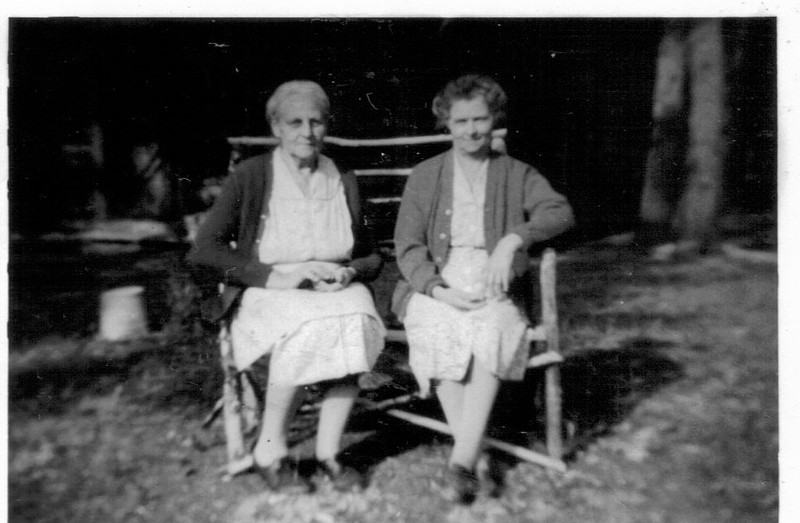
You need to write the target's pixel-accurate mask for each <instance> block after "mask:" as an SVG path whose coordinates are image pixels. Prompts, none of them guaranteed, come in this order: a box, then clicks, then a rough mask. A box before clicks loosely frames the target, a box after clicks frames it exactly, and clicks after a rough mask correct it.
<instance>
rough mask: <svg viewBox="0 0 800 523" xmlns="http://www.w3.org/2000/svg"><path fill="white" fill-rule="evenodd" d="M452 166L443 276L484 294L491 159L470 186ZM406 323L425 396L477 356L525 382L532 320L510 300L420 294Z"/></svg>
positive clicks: (493, 368)
mask: <svg viewBox="0 0 800 523" xmlns="http://www.w3.org/2000/svg"><path fill="white" fill-rule="evenodd" d="M453 165H454V178H453V215H452V222H451V230H450V234H451V239H450V249H449V251H448V257H447V264H446V265H445V267H444V269H443V270H442V278H444V280H445V282H446V283H447V284H448V285H449V286H450V287H453V288H458V289H461V290H464V291H466V292H470V293H475V294H478V295H481V294H482V293H483V290H484V289H483V288H484V271H485V269H486V263H487V261H488V259H489V257H488V253H487V251H486V248H485V247H486V244H485V239H484V227H483V212H484V203H485V197H486V176H487V170H488V161H487V162H485V163H484V165H483V166H482V169H481V172H480V174H479V176H478V177H477V178H476V180H475V181H474V184H472V185H471V184H470V182H469V180H468V179H467V177H466V176H465V175H464V173H463V171H462V170H461V168H460V166H459V164H458V161H454V162H453ZM404 324H405V329H406V335H407V337H408V343H409V349H410V350H409V364H410V365H411V369H412V371H413V372H414V376H415V377H416V379H417V381H418V383H419V385H420V389H421V392H422V393H423V394H427V393H428V391H429V388H430V380H431V379H447V380H454V381H460V380H462V379H464V377H465V376H466V372H467V369H468V368H469V364H470V361H471V360H472V358H473V357H474V358H475V360H476V361H477V362H479V363H480V364H481V365H482V366H483V367H484V368H486V369H487V370H489V371H490V372H492V374H494V375H496V376H498V377H499V378H501V379H506V380H521V379H522V378H523V376H524V374H525V364H526V360H527V355H528V347H527V343H526V342H525V330H526V329H527V327H528V324H527V320H526V318H525V316H524V314H522V312H521V311H520V310H519V309H518V308H517V306H516V305H514V303H512V302H511V300H509V299H508V298H503V299H490V300H488V301H487V303H486V305H484V306H483V307H481V308H479V309H476V310H473V311H463V310H459V309H456V308H455V307H452V306H450V305H448V304H446V303H444V302H441V301H439V300H436V299H433V298H431V297H429V296H426V295H424V294H419V293H417V294H414V295H413V296H412V297H411V300H410V301H409V303H408V309H407V313H406V318H405V321H404Z"/></svg>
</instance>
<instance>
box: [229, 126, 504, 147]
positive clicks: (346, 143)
mask: <svg viewBox="0 0 800 523" xmlns="http://www.w3.org/2000/svg"><path fill="white" fill-rule="evenodd" d="M507 134H508V130H507V129H495V130H494V131H492V136H493V137H495V138H505V137H506V135H507ZM452 139H453V138H452V137H451V136H450V135H449V134H432V135H427V136H399V137H395V138H365V139H359V138H340V137H338V136H326V137H325V138H323V140H324V142H325V143H330V144H333V145H338V146H341V147H384V146H393V145H423V144H434V143H447V142H450V141H452ZM228 143H229V144H231V145H277V144H278V139H277V138H275V137H274V136H231V137H229V138H228Z"/></svg>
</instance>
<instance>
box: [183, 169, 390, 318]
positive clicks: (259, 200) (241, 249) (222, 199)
mask: <svg viewBox="0 0 800 523" xmlns="http://www.w3.org/2000/svg"><path fill="white" fill-rule="evenodd" d="M341 176H342V182H343V184H344V190H345V198H346V199H347V206H348V209H349V210H350V216H351V218H352V224H353V225H352V227H353V237H354V238H355V245H354V246H353V254H352V260H351V261H350V262H349V263H348V266H349V267H352V268H353V269H354V270H355V271H356V274H355V277H354V280H356V281H362V282H366V281H371V280H373V279H375V278H376V277H377V276H378V273H379V272H380V270H381V266H382V264H383V260H382V258H381V256H380V254H378V252H377V250H376V249H375V245H374V243H373V241H372V238H371V235H370V233H369V230H368V229H367V228H366V227H365V226H364V224H363V222H362V219H361V202H360V199H359V195H358V184H357V182H356V177H355V175H354V174H352V173H343V174H342V175H341ZM272 179H273V173H272V153H266V154H262V155H259V156H256V157H253V158H249V159H247V160H245V161H244V162H242V163H241V164H239V166H238V167H237V168H236V170H235V171H234V172H233V174H231V175H230V176H229V177H228V179H227V180H226V181H225V184H224V186H223V189H222V193H221V194H220V195H219V197H218V198H217V199H216V201H215V202H214V205H213V206H212V207H211V209H210V210H209V212H208V215H207V216H206V219H205V221H204V222H203V224H202V225H201V227H200V230H199V231H198V233H197V237H196V239H195V241H194V245H193V247H192V249H191V250H190V252H189V254H188V261H189V262H190V263H192V264H195V265H198V266H201V267H204V268H207V269H211V270H212V277H216V278H217V280H216V282H219V283H224V284H225V285H224V290H223V291H222V293H221V294H220V293H216V295H215V296H211V297H209V298H208V299H204V303H203V306H202V309H203V315H204V316H205V317H206V318H207V319H210V320H219V319H221V318H223V317H224V316H225V315H226V314H227V313H228V312H229V311H230V310H231V307H232V306H233V305H234V304H235V302H236V301H237V300H238V299H239V297H240V296H241V294H242V292H244V290H245V289H246V288H247V287H261V288H263V287H265V285H266V283H267V278H269V274H270V272H271V271H272V267H271V266H270V265H267V264H264V263H261V262H260V261H259V260H258V249H257V242H258V241H259V240H258V239H259V238H260V237H261V234H262V231H263V228H264V222H265V220H266V217H267V212H268V208H269V207H268V202H269V199H270V195H271V193H272ZM206 277H207V275H206Z"/></svg>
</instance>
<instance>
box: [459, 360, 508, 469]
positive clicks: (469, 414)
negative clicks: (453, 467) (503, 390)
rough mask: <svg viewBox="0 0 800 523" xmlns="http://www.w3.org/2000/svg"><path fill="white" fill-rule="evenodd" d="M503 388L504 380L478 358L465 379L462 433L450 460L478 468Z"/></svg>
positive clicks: (470, 467) (460, 428)
mask: <svg viewBox="0 0 800 523" xmlns="http://www.w3.org/2000/svg"><path fill="white" fill-rule="evenodd" d="M499 389H500V380H499V379H498V378H497V376H495V375H494V374H492V373H491V372H489V371H488V370H486V369H485V368H483V366H481V365H480V364H479V363H478V362H477V361H474V360H473V362H472V368H471V370H470V373H469V375H468V376H467V381H466V382H465V383H464V398H463V407H462V409H461V420H460V424H459V426H458V430H456V431H454V432H455V434H457V435H458V437H457V438H456V440H455V445H453V452H452V454H451V455H450V464H458V465H462V466H464V467H466V468H467V469H469V470H473V469H474V468H475V463H476V462H477V461H478V456H479V455H480V452H481V440H482V439H483V435H484V433H485V432H486V424H487V423H488V421H489V415H490V414H491V412H492V407H493V406H494V400H495V398H496V397H497V391H498V390H499Z"/></svg>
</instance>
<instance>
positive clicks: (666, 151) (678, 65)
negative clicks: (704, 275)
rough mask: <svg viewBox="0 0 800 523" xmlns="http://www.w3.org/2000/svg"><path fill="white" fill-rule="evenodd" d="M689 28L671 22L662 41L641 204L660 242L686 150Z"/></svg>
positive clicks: (648, 228)
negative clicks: (686, 31) (686, 30)
mask: <svg viewBox="0 0 800 523" xmlns="http://www.w3.org/2000/svg"><path fill="white" fill-rule="evenodd" d="M685 42H686V39H685V27H684V26H683V24H681V23H680V22H670V23H669V24H668V26H667V30H666V33H665V35H664V37H663V39H662V40H661V44H660V46H659V50H658V63H657V65H656V80H655V90H654V93H653V132H652V144H651V147H650V151H649V153H648V156H647V166H646V168H645V179H644V189H643V192H642V199H641V205H640V216H641V219H642V224H643V231H642V232H643V233H644V234H645V235H646V236H648V239H649V240H651V241H653V242H657V241H661V240H663V239H664V237H665V235H666V233H667V232H668V230H669V228H670V223H671V221H672V215H673V209H674V206H675V202H676V201H677V198H678V195H679V189H680V185H681V183H680V181H681V179H682V178H683V169H684V158H685V149H686V130H685V127H686V122H685V114H686V109H685V106H686V100H685V93H686V66H685V61H686V50H685Z"/></svg>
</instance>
